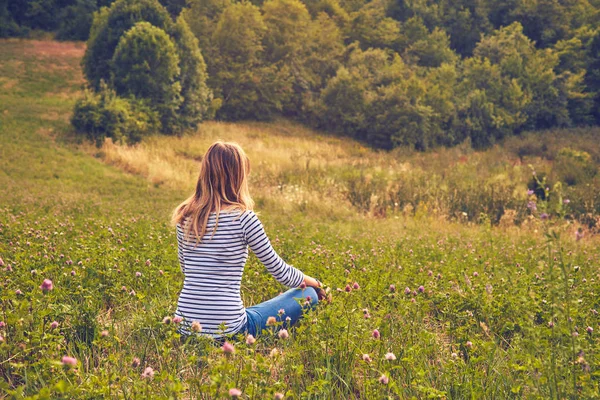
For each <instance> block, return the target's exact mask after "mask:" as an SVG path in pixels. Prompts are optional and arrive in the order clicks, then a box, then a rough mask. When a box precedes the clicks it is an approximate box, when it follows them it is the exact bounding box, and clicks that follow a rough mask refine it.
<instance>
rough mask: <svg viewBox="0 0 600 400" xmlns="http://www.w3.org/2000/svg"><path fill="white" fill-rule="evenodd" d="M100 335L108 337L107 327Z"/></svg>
mask: <svg viewBox="0 0 600 400" xmlns="http://www.w3.org/2000/svg"><path fill="white" fill-rule="evenodd" d="M100 336H101V337H108V331H107V330H106V329H105V330H103V331H102V332H100Z"/></svg>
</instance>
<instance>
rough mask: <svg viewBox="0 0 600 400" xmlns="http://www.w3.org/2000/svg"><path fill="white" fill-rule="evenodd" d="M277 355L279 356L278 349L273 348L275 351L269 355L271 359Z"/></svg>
mask: <svg viewBox="0 0 600 400" xmlns="http://www.w3.org/2000/svg"><path fill="white" fill-rule="evenodd" d="M277 354H279V350H277V347H273V350H271V352H270V353H269V357H276V356H277Z"/></svg>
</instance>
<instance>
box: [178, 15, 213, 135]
mask: <svg viewBox="0 0 600 400" xmlns="http://www.w3.org/2000/svg"><path fill="white" fill-rule="evenodd" d="M173 40H174V42H175V46H176V48H177V53H178V55H179V60H180V63H179V66H180V68H181V75H180V77H179V80H180V82H181V96H182V97H183V102H182V103H181V105H180V107H179V109H178V111H177V114H178V116H179V117H178V119H177V123H178V125H180V126H181V128H182V129H196V128H197V126H198V123H199V122H200V121H202V119H204V118H205V117H210V116H211V115H210V114H211V113H214V111H213V110H211V109H210V106H211V101H212V98H213V96H212V91H211V90H210V89H209V88H208V86H207V85H206V80H207V78H208V75H207V73H206V64H205V63H204V58H203V57H202V53H201V52H200V48H199V47H198V39H196V38H195V37H194V34H193V33H192V31H191V30H190V28H189V26H188V25H187V22H186V21H185V19H184V17H183V16H181V15H180V16H179V17H178V18H177V21H176V23H175V26H174V28H173Z"/></svg>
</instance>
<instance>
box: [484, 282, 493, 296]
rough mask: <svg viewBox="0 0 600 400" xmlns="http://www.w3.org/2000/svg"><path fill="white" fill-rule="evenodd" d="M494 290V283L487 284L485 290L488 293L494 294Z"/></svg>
mask: <svg viewBox="0 0 600 400" xmlns="http://www.w3.org/2000/svg"><path fill="white" fill-rule="evenodd" d="M492 290H493V287H492V285H490V284H489V283H488V284H487V285H485V291H486V292H487V294H492Z"/></svg>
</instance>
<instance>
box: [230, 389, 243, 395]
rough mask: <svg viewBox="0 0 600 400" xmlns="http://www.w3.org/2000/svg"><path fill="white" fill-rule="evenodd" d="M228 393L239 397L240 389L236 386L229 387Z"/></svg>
mask: <svg viewBox="0 0 600 400" xmlns="http://www.w3.org/2000/svg"><path fill="white" fill-rule="evenodd" d="M229 395H230V396H231V397H239V396H241V395H242V391H241V390H240V389H237V388H231V389H229Z"/></svg>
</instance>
